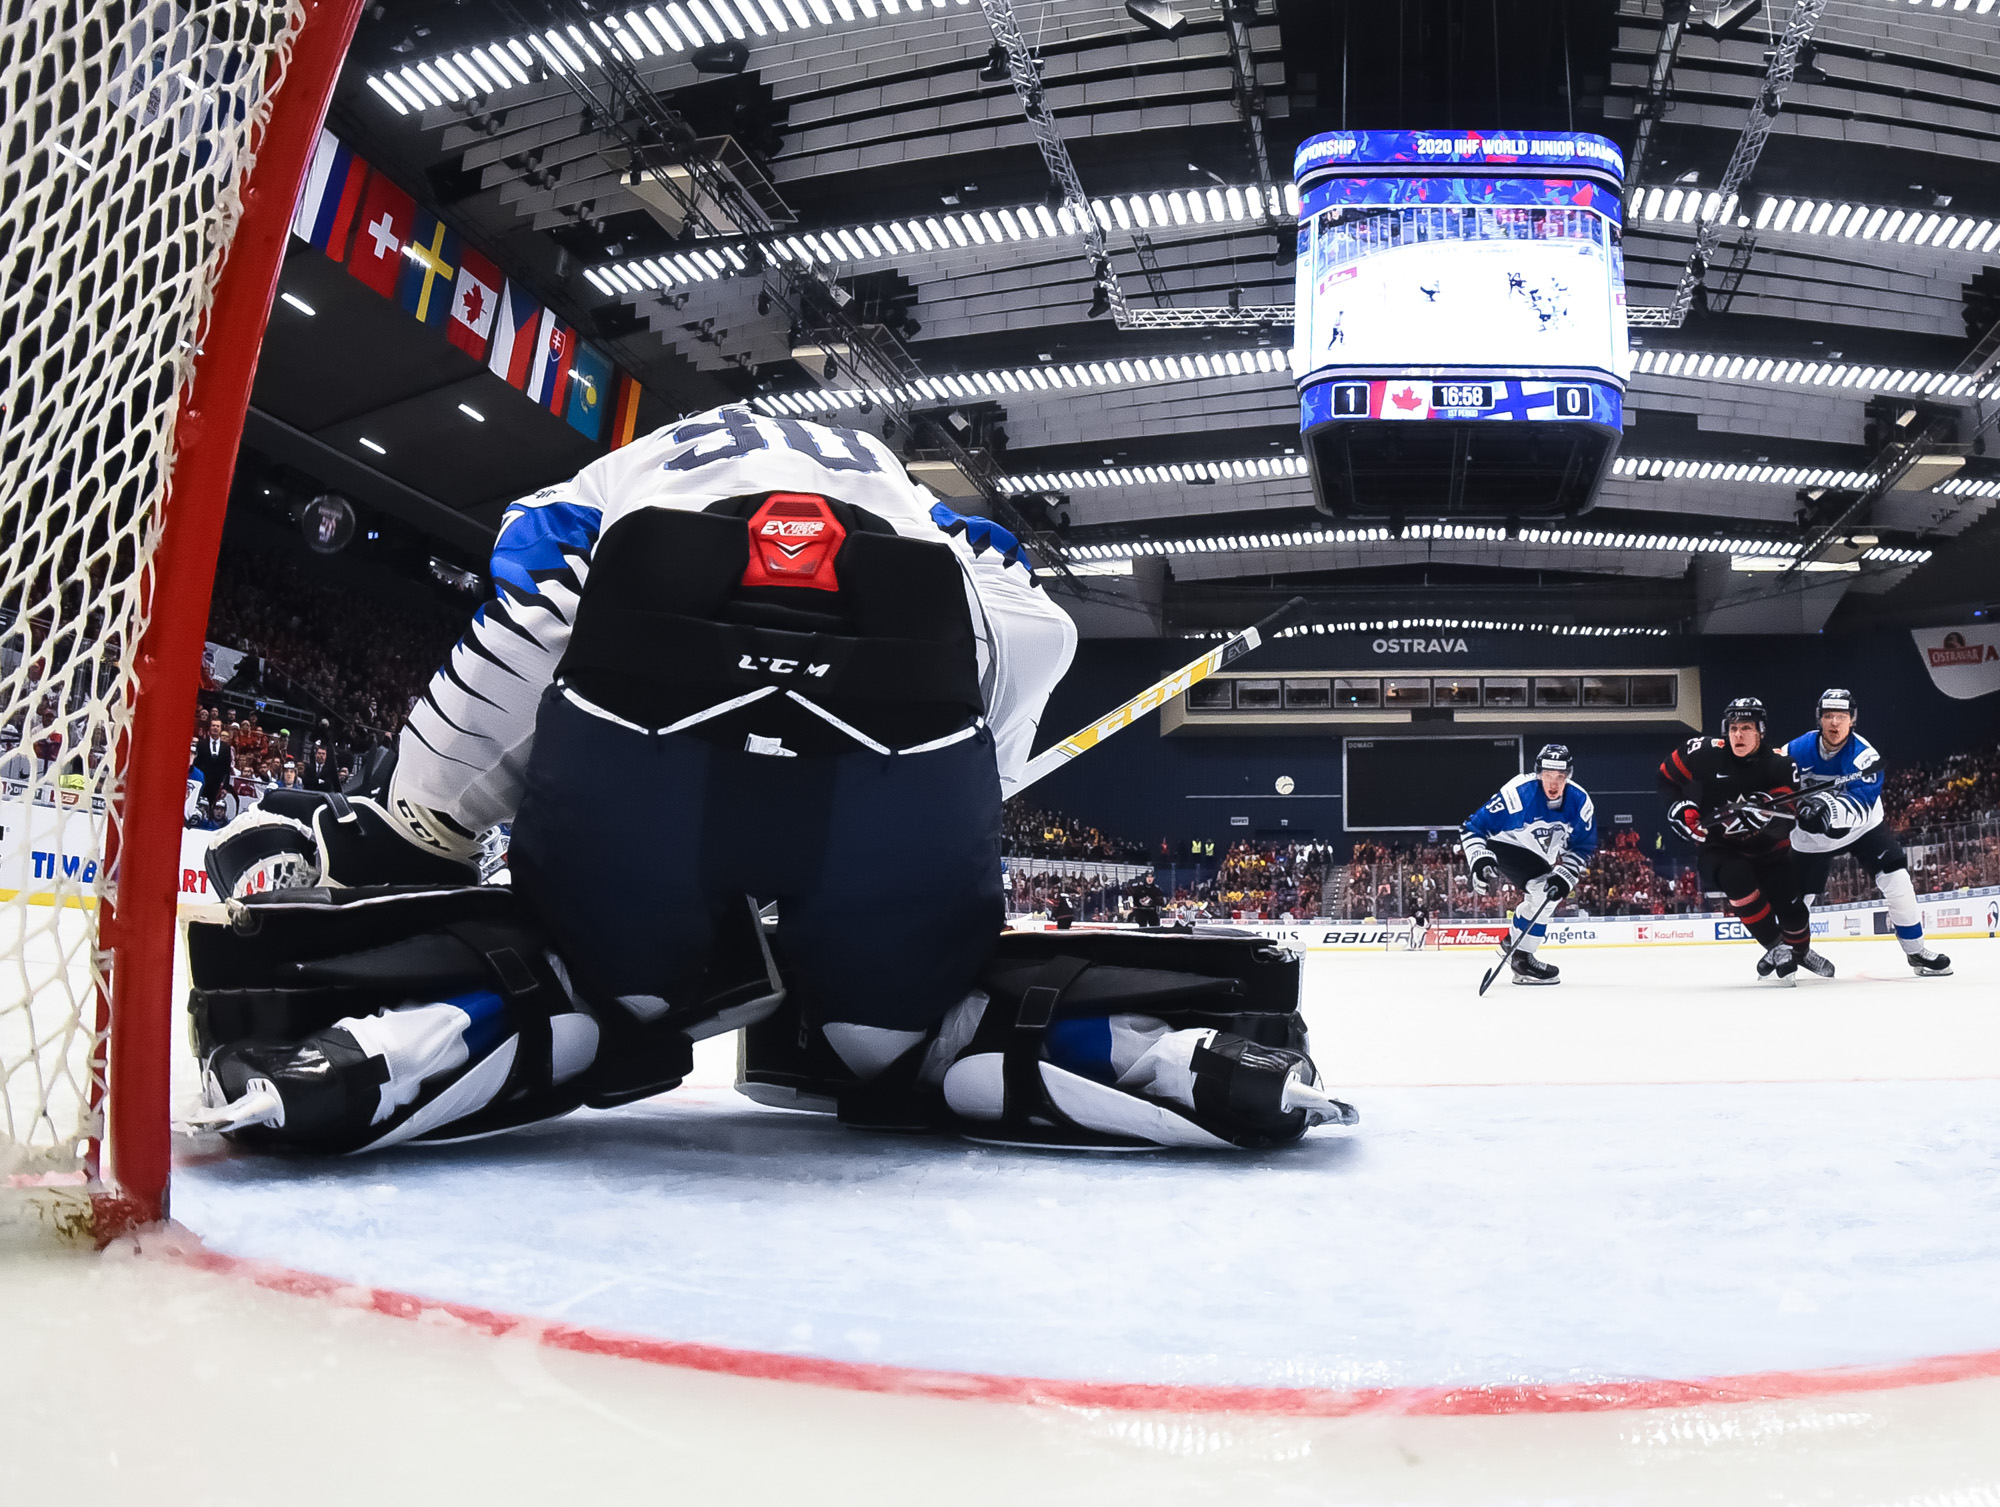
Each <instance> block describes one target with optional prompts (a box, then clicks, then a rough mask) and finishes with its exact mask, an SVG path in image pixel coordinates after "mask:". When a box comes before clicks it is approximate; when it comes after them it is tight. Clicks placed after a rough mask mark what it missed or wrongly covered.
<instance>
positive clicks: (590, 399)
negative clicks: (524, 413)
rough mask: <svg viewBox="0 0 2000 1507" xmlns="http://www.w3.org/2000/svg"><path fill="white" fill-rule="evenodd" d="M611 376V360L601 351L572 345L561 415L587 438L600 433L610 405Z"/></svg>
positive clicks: (571, 426)
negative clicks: (566, 399) (566, 395)
mask: <svg viewBox="0 0 2000 1507" xmlns="http://www.w3.org/2000/svg"><path fill="white" fill-rule="evenodd" d="M612 376H613V372H612V366H611V362H610V360H609V359H608V358H607V357H606V356H605V355H604V353H603V352H602V351H597V350H592V349H591V348H590V347H589V346H587V345H579V346H578V347H577V348H576V361H575V363H574V364H573V365H572V366H571V367H570V373H569V402H568V403H567V404H565V405H564V407H563V417H564V418H565V419H567V420H569V427H570V428H572V429H574V430H575V431H576V432H577V433H578V434H580V435H582V436H583V437H584V438H585V439H587V440H594V439H596V438H597V437H598V436H599V435H601V434H602V433H603V432H604V415H605V414H606V413H607V412H608V411H609V410H610V408H611V382H612Z"/></svg>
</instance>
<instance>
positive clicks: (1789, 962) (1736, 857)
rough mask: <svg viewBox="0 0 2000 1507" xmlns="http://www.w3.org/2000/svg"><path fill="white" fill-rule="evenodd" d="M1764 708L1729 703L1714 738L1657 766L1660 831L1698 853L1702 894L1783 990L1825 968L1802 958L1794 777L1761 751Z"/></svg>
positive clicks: (1805, 945) (1804, 933) (1811, 956)
mask: <svg viewBox="0 0 2000 1507" xmlns="http://www.w3.org/2000/svg"><path fill="white" fill-rule="evenodd" d="M1765 736H1766V722H1765V716H1764V703H1763V702H1761V701H1759V700H1757V699H1756V698H1755V697H1754V696H1744V697H1739V698H1738V699H1737V700H1735V701H1732V702H1730V703H1729V705H1728V706H1727V707H1725V708H1724V709H1723V713H1722V736H1721V737H1719V738H1690V739H1689V740H1688V741H1687V742H1686V743H1685V744H1684V745H1682V746H1681V747H1679V748H1676V749H1675V750H1673V752H1671V753H1669V754H1668V755H1667V757H1666V758H1665V759H1663V760H1662V761H1661V762H1660V788H1661V790H1662V791H1663V792H1664V793H1665V795H1666V797H1667V800H1668V803H1669V804H1668V808H1667V821H1668V823H1669V825H1671V826H1672V827H1673V829H1674V830H1675V831H1676V832H1677V833H1679V834H1680V835H1681V836H1682V837H1685V838H1687V839H1688V840H1689V841H1690V842H1693V843H1697V844H1699V845H1700V849H1701V853H1700V859H1699V862H1700V866H1701V879H1702V888H1703V889H1704V890H1705V891H1708V892H1710V893H1713V892H1715V891H1718V890H1719V891H1720V892H1721V893H1722V894H1723V895H1724V896H1725V897H1727V899H1728V902H1729V908H1730V910H1732V911H1733V912H1735V914H1736V916H1737V918H1738V919H1739V920H1741V921H1742V923H1743V925H1744V926H1745V927H1746V928H1747V929H1748V930H1749V932H1750V935H1751V936H1753V937H1755V938H1756V939H1757V941H1758V942H1760V943H1761V944H1762V945H1763V947H1764V956H1763V958H1762V959H1761V960H1760V961H1759V963H1758V966H1757V971H1758V973H1759V974H1760V975H1762V976H1764V977H1770V976H1772V975H1776V977H1777V978H1778V979H1779V980H1780V981H1781V982H1783V983H1785V984H1791V983H1793V982H1794V980H1795V975H1796V973H1797V971H1798V969H1799V968H1800V967H1801V966H1804V967H1805V968H1807V969H1809V970H1810V971H1812V972H1814V973H1817V974H1819V975H1820V976H1821V977H1823V978H1831V977H1832V976H1833V966H1832V965H1831V964H1830V963H1828V962H1827V961H1826V959H1825V958H1823V957H1821V956H1820V955H1819V954H1818V953H1816V952H1814V951H1812V947H1811V943H1812V919H1811V915H1810V913H1809V912H1808V911H1807V909H1806V903H1805V900H1804V898H1803V897H1802V896H1801V895H1800V893H1799V889H1798V884H1797V880H1796V878H1795V877H1794V874H1793V866H1792V853H1791V831H1792V828H1793V827H1794V826H1795V825H1796V823H1797V817H1796V815H1795V814H1794V812H1793V810H1792V805H1793V799H1792V798H1793V797H1795V796H1796V795H1797V793H1798V771H1797V769H1796V767H1795V766H1794V765H1793V763H1792V759H1791V755H1789V754H1787V753H1786V752H1785V751H1784V750H1783V749H1781V748H1770V747H1767V746H1766V743H1765Z"/></svg>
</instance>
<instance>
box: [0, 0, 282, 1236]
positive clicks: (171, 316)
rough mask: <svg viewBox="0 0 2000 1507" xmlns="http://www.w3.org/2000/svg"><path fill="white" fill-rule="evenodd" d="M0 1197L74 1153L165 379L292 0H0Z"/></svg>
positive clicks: (155, 520) (99, 970)
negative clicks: (174, 0) (155, 0)
mask: <svg viewBox="0 0 2000 1507" xmlns="http://www.w3.org/2000/svg"><path fill="white" fill-rule="evenodd" d="M0 5H4V6H5V10H4V26H0V84H4V86H5V89H6V99H5V103H4V106H0V129H4V141H0V161H4V174H5V176H4V192H0V267H4V269H5V274H6V285H5V289H4V295H3V296H4V302H0V403H4V408H0V1197H4V1193H5V1190H6V1189H7V1188H9V1187H13V1188H18V1187H21V1186H26V1185H33V1184H35V1183H39V1182H49V1181H62V1180H66V1179H70V1178H76V1177H78V1176H79V1175H81V1174H84V1173H86V1172H88V1171H90V1170H91V1158H92V1155H93V1148H94V1144H95V1142H96V1140H97V1138H98V1136H99V1134H100V1125H101V1110H100V1107H99V1100H100V1098H101V1088H102V1083H103V1067H102V1060H103V1051H102V1045H103V1043H102V1025H101V1015H100V1008H99V998H100V991H102V990H106V989H108V986H109V978H108V967H109V963H108V959H107V957H106V956H105V955H104V954H103V953H102V952H101V951H100V950H99V947H98V939H97V929H96V916H97V908H98V904H99V902H100V901H101V900H103V899H104V898H105V897H106V896H107V895H108V894H110V892H111V891H110V876H109V875H108V874H107V873H106V872H105V868H104V866H103V865H102V864H101V863H100V858H101V856H102V854H103V853H104V851H105V843H106V839H107V836H108V835H109V827H110V825H111V824H112V823H115V822H116V821H117V820H118V817H119V795H120V785H121V774H122V771H121V770H120V769H119V767H118V760H119V757H120V750H121V748H122V740H123V735H124V733H125V731H126V729H127V727H128V725H129V721H130V717H131V711H132V706H133V696H134V689H135V688H134V683H133V674H132V667H133V660H134V658H135V656H134V653H133V649H134V646H135V645H136V643H137V641H138V638H139V634H140V632H141V630H142V629H143V627H144V625H145V614H146V610H147V606H146V597H147V578H146V572H147V567H148V564H149V562H150V560H151V558H152V555H153V552H154V549H155V548H156V546H157V544H158V541H159V534H160V526H161V519H162V503H163V497H164V492H165V487H166V483H167V479H168V473H169V471H170V470H171V466H172V461H173V455H174V430H175V420H176V417H177V414H178V407H179V401H180V398H181V395H182V391H183V389H184V388H185V387H186V385H187V383H188V382H189V380H190V379H191V377H192V374H193V370H194V364H195V360H196V357H197V355H198V353H199V349H200V343H201V338H202V331H203V330H204V328H205V326H206V322H207V316H208V311H209V305H210V302H211V299H212V297H213V295H214V289H215V283H216V278H217V276H218V274H219V272H220V269H221V264H222V260H223V254H224V252H225V251H226V249H227V247H228V245H229V242H230V238H231V236H232V235H233V233H234V231H235V227H236V224H237V221H238V218H239V208H240V200H239V196H238V189H239V173H240V172H241V171H242V170H244V169H246V168H247V167H248V165H249V162H250V153H251V149H252V145H253V142H254V141H255V140H256V139H257V136H258V133H259V132H260V131H261V128H262V125H263V123H264V120H265V119H266V118H267V117H268V114H269V107H270V103H271V99H272V97H273V95H274V89H273V81H274V80H276V79H277V78H278V77H279V76H280V75H281V73H282V68H283V64H284V61H285V59H286V58H287V57H288V56H289V50H290V46H291V41H292V38H293V35H294V33H295V32H296V29H297V26H298V23H299V20H300V15H301V12H300V9H299V7H298V6H297V5H296V4H283V3H274V0H246V3H239V4H217V3H194V4H186V5H175V4H145V3H120V0H71V3H62V0H56V3H44V0H0Z"/></svg>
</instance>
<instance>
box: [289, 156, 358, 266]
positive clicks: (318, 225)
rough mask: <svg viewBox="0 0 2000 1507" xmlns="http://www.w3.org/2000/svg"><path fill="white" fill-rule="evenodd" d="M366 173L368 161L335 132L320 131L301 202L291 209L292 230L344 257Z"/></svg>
mask: <svg viewBox="0 0 2000 1507" xmlns="http://www.w3.org/2000/svg"><path fill="white" fill-rule="evenodd" d="M367 177H368V164H367V163H365V162H363V161H362V160H361V159H360V158H359V157H357V156H355V155H354V153H353V151H352V150H350V149H349V147H348V146H347V144H346V143H345V142H343V141H341V140H340V138H339V137H337V136H335V135H334V134H333V132H331V131H321V132H320V133H319V146H318V147H317V148H315V149H314V151H313V159H312V166H311V167H310V168H308V169H307V170H306V181H305V187H304V188H302V189H300V190H299V202H298V205H297V207H296V208H295V209H294V210H293V211H292V234H293V235H295V236H297V237H298V238H299V239H300V240H302V241H308V242H310V243H311V244H313V245H315V246H317V247H319V249H320V250H322V251H324V252H325V253H326V254H327V255H328V256H330V257H332V258H333V259H334V260H335V261H340V260H341V259H342V258H344V257H345V256H346V255H347V237H348V233H349V232H350V231H352V230H353V229H354V211H355V209H356V207H357V206H359V204H360V203H361V186H362V184H363V183H364V182H365V181H366V180H367Z"/></svg>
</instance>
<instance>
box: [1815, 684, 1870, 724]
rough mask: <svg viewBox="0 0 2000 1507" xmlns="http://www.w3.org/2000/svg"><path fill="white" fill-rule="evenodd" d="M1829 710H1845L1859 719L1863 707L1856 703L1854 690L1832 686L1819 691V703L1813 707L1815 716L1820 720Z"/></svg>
mask: <svg viewBox="0 0 2000 1507" xmlns="http://www.w3.org/2000/svg"><path fill="white" fill-rule="evenodd" d="M1828 712H1845V713H1847V715H1848V716H1850V717H1852V718H1855V719H1856V720H1857V721H1858V720H1859V719H1860V716H1861V709H1860V708H1859V707H1858V706H1856V705H1855V704H1854V692H1852V691H1847V690H1841V689H1838V688H1831V689H1828V690H1824V691H1821V692H1820V693H1819V705H1818V706H1816V707H1814V708H1813V718H1814V720H1818V719H1819V718H1821V717H1823V716H1825V715H1826V714H1827V713H1828Z"/></svg>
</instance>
